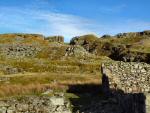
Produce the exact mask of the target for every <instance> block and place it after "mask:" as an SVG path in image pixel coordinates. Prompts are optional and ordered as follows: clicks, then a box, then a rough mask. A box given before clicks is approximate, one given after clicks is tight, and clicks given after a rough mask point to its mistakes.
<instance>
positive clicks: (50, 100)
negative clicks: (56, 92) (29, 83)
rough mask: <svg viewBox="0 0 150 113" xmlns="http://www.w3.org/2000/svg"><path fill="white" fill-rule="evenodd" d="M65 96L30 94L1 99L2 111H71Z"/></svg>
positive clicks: (23, 112)
mask: <svg viewBox="0 0 150 113" xmlns="http://www.w3.org/2000/svg"><path fill="white" fill-rule="evenodd" d="M69 107H70V104H69V102H68V101H66V100H65V99H64V98H63V97H57V96H53V97H48V96H42V97H37V96H29V97H21V98H17V99H16V98H11V99H8V100H0V113H71V110H70V108H69Z"/></svg>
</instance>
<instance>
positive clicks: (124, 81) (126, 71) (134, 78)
mask: <svg viewBox="0 0 150 113" xmlns="http://www.w3.org/2000/svg"><path fill="white" fill-rule="evenodd" d="M102 72H103V74H104V75H106V76H107V77H108V80H109V87H110V88H111V89H121V90H122V91H124V92H126V93H148V92H150V65H149V64H146V63H136V62H111V63H104V64H103V65H102Z"/></svg>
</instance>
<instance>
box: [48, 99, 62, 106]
mask: <svg viewBox="0 0 150 113" xmlns="http://www.w3.org/2000/svg"><path fill="white" fill-rule="evenodd" d="M50 101H51V103H52V105H56V106H57V105H64V98H62V97H51V98H50Z"/></svg>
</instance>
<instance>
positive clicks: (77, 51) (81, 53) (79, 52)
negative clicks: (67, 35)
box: [65, 45, 92, 58]
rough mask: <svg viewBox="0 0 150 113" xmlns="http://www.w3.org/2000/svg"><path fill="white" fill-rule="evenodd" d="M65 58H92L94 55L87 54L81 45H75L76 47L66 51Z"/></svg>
mask: <svg viewBox="0 0 150 113" xmlns="http://www.w3.org/2000/svg"><path fill="white" fill-rule="evenodd" d="M65 56H74V57H80V58H81V57H83V58H85V57H91V56H92V54H90V53H89V52H87V51H86V50H85V49H84V48H83V47H82V46H80V45H75V46H70V47H68V48H67V49H66V54H65Z"/></svg>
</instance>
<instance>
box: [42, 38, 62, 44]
mask: <svg viewBox="0 0 150 113" xmlns="http://www.w3.org/2000/svg"><path fill="white" fill-rule="evenodd" d="M45 39H46V40H48V41H49V42H62V43H63V42H64V37H63V36H50V37H46V38H45Z"/></svg>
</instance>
